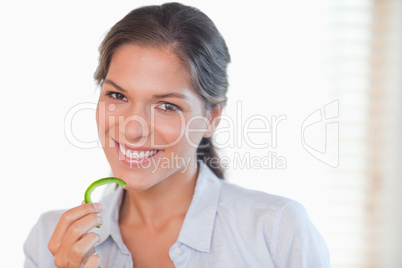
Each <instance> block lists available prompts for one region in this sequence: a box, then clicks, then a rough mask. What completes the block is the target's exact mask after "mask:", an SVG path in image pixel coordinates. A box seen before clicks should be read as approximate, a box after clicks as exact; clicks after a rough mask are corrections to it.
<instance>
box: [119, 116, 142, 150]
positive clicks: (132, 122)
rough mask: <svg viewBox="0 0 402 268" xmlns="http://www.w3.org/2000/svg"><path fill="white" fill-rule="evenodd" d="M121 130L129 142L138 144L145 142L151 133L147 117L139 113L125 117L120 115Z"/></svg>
mask: <svg viewBox="0 0 402 268" xmlns="http://www.w3.org/2000/svg"><path fill="white" fill-rule="evenodd" d="M119 130H120V133H121V134H123V135H124V140H126V141H127V142H130V143H135V144H138V145H141V144H145V142H146V140H147V138H148V135H149V124H148V120H147V117H146V116H143V115H140V114H138V113H133V114H131V115H129V116H125V117H123V116H121V117H119ZM121 138H122V137H121Z"/></svg>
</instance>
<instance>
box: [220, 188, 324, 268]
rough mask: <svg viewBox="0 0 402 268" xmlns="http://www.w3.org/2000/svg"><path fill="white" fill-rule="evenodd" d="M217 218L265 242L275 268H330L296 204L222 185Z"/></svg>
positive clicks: (318, 237)
mask: <svg viewBox="0 0 402 268" xmlns="http://www.w3.org/2000/svg"><path fill="white" fill-rule="evenodd" d="M218 217H219V218H220V221H226V222H227V224H226V225H229V226H233V225H236V229H237V230H243V231H244V233H245V234H247V235H250V230H253V231H252V233H251V236H252V237H253V239H254V240H256V239H264V242H263V243H264V244H265V245H266V247H267V249H268V251H269V252H270V255H271V256H272V258H273V261H274V263H275V264H276V266H277V267H329V264H328V263H329V255H328V250H327V246H326V243H325V241H324V239H323V237H322V236H321V234H320V232H319V231H318V230H317V229H316V227H315V226H314V224H313V223H312V221H311V220H310V217H309V215H308V213H307V211H306V209H305V207H304V206H303V205H302V204H300V203H299V202H298V201H295V200H292V199H290V198H287V197H283V196H278V195H273V194H269V193H266V192H262V191H257V190H250V189H246V188H243V187H241V186H237V185H234V184H231V183H228V182H224V181H223V182H222V187H221V196H220V202H219V207H218Z"/></svg>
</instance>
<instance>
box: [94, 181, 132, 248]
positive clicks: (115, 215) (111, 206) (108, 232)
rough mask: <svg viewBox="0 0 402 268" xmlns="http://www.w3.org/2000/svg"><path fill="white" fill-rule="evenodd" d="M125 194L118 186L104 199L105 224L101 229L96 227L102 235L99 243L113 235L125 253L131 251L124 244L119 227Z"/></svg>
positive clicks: (103, 213) (102, 214) (103, 215)
mask: <svg viewBox="0 0 402 268" xmlns="http://www.w3.org/2000/svg"><path fill="white" fill-rule="evenodd" d="M123 196H124V190H123V188H122V187H121V186H118V187H117V189H116V190H115V191H114V193H112V194H110V195H108V196H107V197H106V198H105V199H104V200H102V204H103V207H104V209H103V212H102V213H101V214H100V215H101V216H102V218H103V225H102V226H101V228H100V229H95V232H96V233H98V234H99V235H100V242H99V244H101V243H103V242H104V241H106V240H107V239H108V238H109V236H111V237H112V238H113V240H114V241H115V242H116V244H117V245H118V247H119V248H120V250H122V252H123V253H129V252H128V249H127V247H126V246H125V245H124V242H123V239H122V237H121V234H120V227H119V211H120V206H121V202H122V201H123Z"/></svg>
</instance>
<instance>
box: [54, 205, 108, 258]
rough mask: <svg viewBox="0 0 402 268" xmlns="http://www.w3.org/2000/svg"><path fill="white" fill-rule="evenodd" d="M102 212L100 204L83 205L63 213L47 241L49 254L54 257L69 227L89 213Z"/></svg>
mask: <svg viewBox="0 0 402 268" xmlns="http://www.w3.org/2000/svg"><path fill="white" fill-rule="evenodd" d="M101 211H102V205H101V204H92V203H89V204H84V205H81V206H78V207H75V208H72V209H70V210H68V211H66V212H64V213H63V215H62V216H61V217H60V220H59V222H58V223H57V225H56V228H55V230H54V232H53V235H52V237H51V238H50V240H49V244H48V247H49V250H50V252H51V253H52V254H53V255H55V254H56V252H57V251H58V248H59V246H60V244H61V242H62V240H63V238H64V236H65V233H66V231H67V229H68V228H69V226H70V225H71V224H72V223H73V222H75V221H77V220H78V219H80V218H82V217H84V216H86V215H88V214H89V213H99V212H101Z"/></svg>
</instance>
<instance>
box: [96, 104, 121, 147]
mask: <svg viewBox="0 0 402 268" xmlns="http://www.w3.org/2000/svg"><path fill="white" fill-rule="evenodd" d="M105 107H106V105H105V103H104V102H99V103H98V106H97V109H96V124H97V127H98V135H99V139H100V142H101V144H102V146H103V147H104V148H106V147H114V144H112V145H111V146H109V144H107V143H108V137H109V134H110V133H111V131H113V129H115V125H116V124H115V121H116V120H115V118H116V116H115V115H113V114H112V113H111V112H110V111H108V110H107V109H105Z"/></svg>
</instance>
